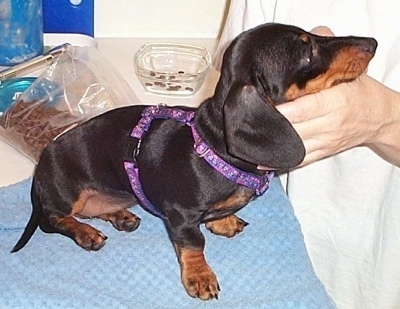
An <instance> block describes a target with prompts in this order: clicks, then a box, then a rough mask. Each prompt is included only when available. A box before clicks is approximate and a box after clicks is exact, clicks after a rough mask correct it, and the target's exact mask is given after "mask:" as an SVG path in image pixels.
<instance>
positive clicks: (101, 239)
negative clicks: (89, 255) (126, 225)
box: [75, 229, 107, 251]
mask: <svg viewBox="0 0 400 309" xmlns="http://www.w3.org/2000/svg"><path fill="white" fill-rule="evenodd" d="M94 231H95V232H93V233H90V234H89V233H88V234H85V235H81V236H80V237H77V238H75V241H76V243H77V244H78V245H79V246H81V247H82V248H83V249H85V250H87V251H98V250H100V249H101V248H103V247H104V245H105V244H106V240H107V236H105V235H104V234H103V233H101V232H99V231H97V230H95V229H94Z"/></svg>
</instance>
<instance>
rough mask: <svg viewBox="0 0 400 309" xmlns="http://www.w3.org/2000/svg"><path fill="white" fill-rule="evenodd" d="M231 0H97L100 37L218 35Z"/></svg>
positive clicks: (97, 33)
mask: <svg viewBox="0 0 400 309" xmlns="http://www.w3.org/2000/svg"><path fill="white" fill-rule="evenodd" d="M228 3H229V0H111V1H110V0H95V11H94V13H95V21H94V22H95V24H94V25H95V36H96V37H120V38H123V37H141V38H145V37H149V38H164V37H166V38H185V37H187V38H216V37H217V36H218V35H219V33H220V31H221V27H222V24H223V20H224V17H225V14H226V9H227V4H228Z"/></svg>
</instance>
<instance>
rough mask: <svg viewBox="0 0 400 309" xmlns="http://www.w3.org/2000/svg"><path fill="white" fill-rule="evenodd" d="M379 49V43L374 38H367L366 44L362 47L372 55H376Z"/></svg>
mask: <svg viewBox="0 0 400 309" xmlns="http://www.w3.org/2000/svg"><path fill="white" fill-rule="evenodd" d="M377 47H378V42H377V41H376V40H375V39H374V38H366V39H365V42H364V44H362V45H361V48H363V49H364V50H365V51H366V52H369V53H370V54H372V55H375V52H376V48H377Z"/></svg>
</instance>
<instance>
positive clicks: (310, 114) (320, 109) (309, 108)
mask: <svg viewBox="0 0 400 309" xmlns="http://www.w3.org/2000/svg"><path fill="white" fill-rule="evenodd" d="M320 96H321V95H320V94H319V93H317V94H311V95H306V96H304V97H301V98H298V99H296V100H294V101H292V102H288V103H283V104H280V105H278V106H277V107H276V108H277V110H278V111H279V112H280V113H281V114H282V115H283V116H284V117H286V118H287V119H288V120H289V122H291V123H292V124H294V123H299V122H304V121H308V120H311V119H315V118H319V117H322V116H325V115H327V114H328V113H329V112H330V108H329V105H326V104H323V102H321V101H320V99H318V97H320Z"/></svg>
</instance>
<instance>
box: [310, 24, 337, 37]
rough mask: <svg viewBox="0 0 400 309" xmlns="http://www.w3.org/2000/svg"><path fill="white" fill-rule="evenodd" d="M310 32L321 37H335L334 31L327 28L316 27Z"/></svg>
mask: <svg viewBox="0 0 400 309" xmlns="http://www.w3.org/2000/svg"><path fill="white" fill-rule="evenodd" d="M310 32H311V33H313V34H316V35H321V36H335V35H334V34H333V32H332V30H331V29H329V28H328V27H325V26H318V27H315V28H313V29H312V30H311V31H310Z"/></svg>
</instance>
